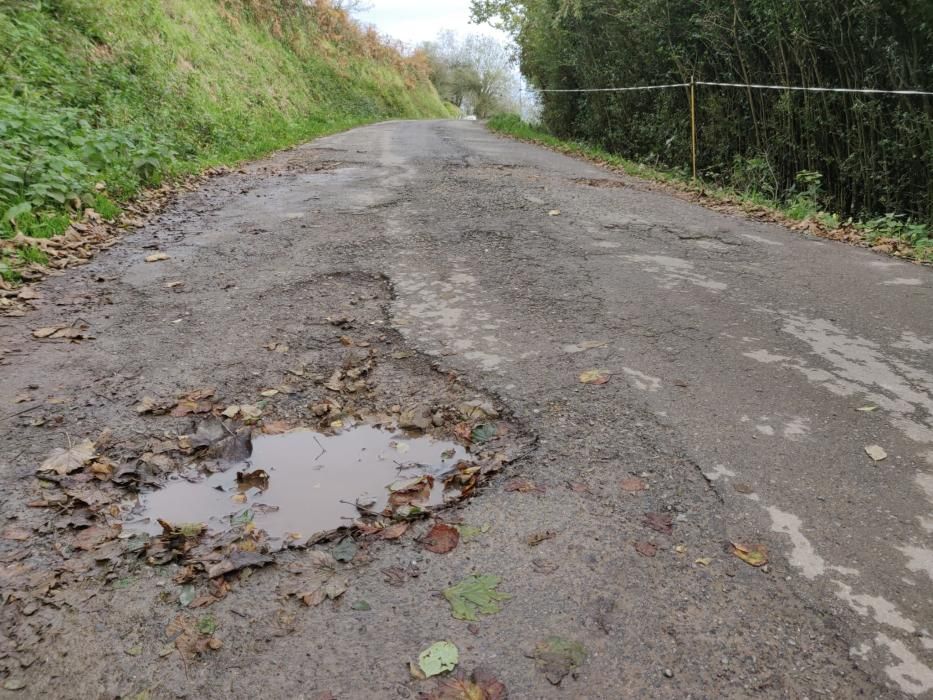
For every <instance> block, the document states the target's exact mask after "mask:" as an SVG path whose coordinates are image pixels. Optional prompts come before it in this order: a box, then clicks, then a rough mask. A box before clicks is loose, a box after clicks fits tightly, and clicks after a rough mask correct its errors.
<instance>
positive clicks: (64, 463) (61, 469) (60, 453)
mask: <svg viewBox="0 0 933 700" xmlns="http://www.w3.org/2000/svg"><path fill="white" fill-rule="evenodd" d="M94 453H95V447H94V443H93V442H91V441H90V440H84V441H83V442H81V443H79V444H77V445H75V446H74V447H72V448H70V449H68V450H65V449H61V448H58V449H55V450H52V452H51V454H49V456H48V457H47V458H46V460H45V461H44V462H43V463H42V466H41V467H39V469H38V471H40V472H55V473H56V474H58V475H59V476H65V475H67V474H71V473H72V472H76V471H78V470H79V469H83V468H84V466H85V465H86V464H87V463H88V462H90V461H91V460H92V459H93V458H94Z"/></svg>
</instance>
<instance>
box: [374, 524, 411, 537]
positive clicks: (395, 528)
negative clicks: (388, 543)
mask: <svg viewBox="0 0 933 700" xmlns="http://www.w3.org/2000/svg"><path fill="white" fill-rule="evenodd" d="M410 526H411V523H409V522H408V521H402V522H400V523H395V524H394V525H389V527H387V528H385V529H384V530H382V532H381V533H380V535H379V536H380V537H381V538H382V539H384V540H397V539H398V538H400V537H401V536H402V535H404V534H405V533H406V532H408V528H409V527H410Z"/></svg>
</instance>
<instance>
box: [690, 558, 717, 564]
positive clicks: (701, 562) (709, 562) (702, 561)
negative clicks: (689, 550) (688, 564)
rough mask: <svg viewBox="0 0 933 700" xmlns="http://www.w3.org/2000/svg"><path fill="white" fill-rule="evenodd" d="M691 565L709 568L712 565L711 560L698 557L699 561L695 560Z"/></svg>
mask: <svg viewBox="0 0 933 700" xmlns="http://www.w3.org/2000/svg"><path fill="white" fill-rule="evenodd" d="M693 563H694V564H699V565H700V566H709V565H710V564H712V563H713V560H712V559H710V558H709V557H700V558H699V559H697V560H696V561H695V562H693Z"/></svg>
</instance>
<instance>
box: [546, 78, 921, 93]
mask: <svg viewBox="0 0 933 700" xmlns="http://www.w3.org/2000/svg"><path fill="white" fill-rule="evenodd" d="M694 85H709V86H712V87H735V88H746V89H752V90H793V91H797V92H848V93H857V94H862V95H928V96H933V92H924V91H923V90H875V89H869V88H864V89H860V88H823V87H793V86H787V85H754V84H750V83H711V82H706V81H701V80H698V81H696V83H694ZM680 87H690V83H674V84H672V85H640V86H637V87H621V88H579V89H575V90H538V91H537V92H628V91H631V90H666V89H668V88H680Z"/></svg>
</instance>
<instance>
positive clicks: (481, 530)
mask: <svg viewBox="0 0 933 700" xmlns="http://www.w3.org/2000/svg"><path fill="white" fill-rule="evenodd" d="M454 527H455V528H457V532H459V533H460V539H461V540H462V541H463V542H469V541H470V540H475V539H476V538H478V537H479V536H480V535H485V534H486V533H487V532H489V531H490V530H491V529H492V526H491V525H490V524H489V523H485V524H484V525H483V526H482V527H478V526H476V525H454Z"/></svg>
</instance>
